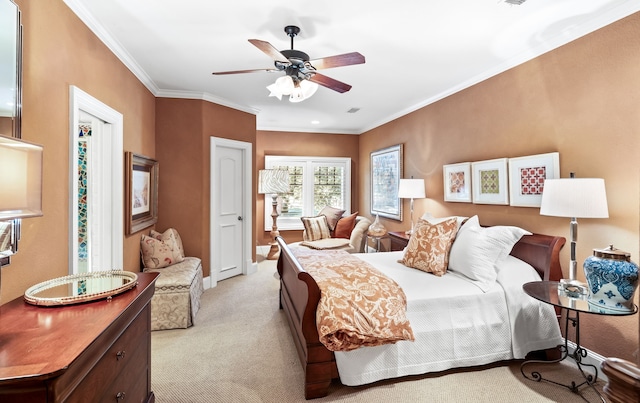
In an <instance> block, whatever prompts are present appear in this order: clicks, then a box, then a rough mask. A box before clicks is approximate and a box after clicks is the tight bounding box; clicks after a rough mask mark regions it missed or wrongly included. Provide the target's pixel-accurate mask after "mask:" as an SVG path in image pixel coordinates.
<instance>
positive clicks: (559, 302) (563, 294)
mask: <svg viewBox="0 0 640 403" xmlns="http://www.w3.org/2000/svg"><path fill="white" fill-rule="evenodd" d="M522 289H523V290H524V292H525V293H527V294H528V295H530V296H531V297H533V298H535V299H537V300H540V301H542V302H544V303H547V304H550V305H553V306H555V307H558V308H560V309H561V310H563V311H564V317H565V320H564V340H565V341H564V344H561V345H559V346H558V349H559V350H560V352H561V356H560V358H559V359H557V360H553V361H542V360H527V361H525V362H523V363H522V365H520V372H522V375H523V376H524V377H525V378H527V379H530V380H533V381H536V382H540V381H545V382H551V383H554V384H556V385H560V386H564V387H565V388H567V389H569V390H571V391H572V392H573V393H576V394H578V395H580V396H582V395H581V394H580V388H581V387H582V386H585V385H586V386H588V387H591V388H592V389H593V390H594V391H595V392H596V394H597V395H598V396H599V397H600V400H602V402H605V400H604V398H603V397H602V395H601V394H600V392H598V390H597V389H596V387H595V386H594V385H595V383H596V381H597V380H598V368H597V367H596V366H595V365H592V364H586V363H583V362H582V360H583V359H584V358H586V357H587V349H585V348H584V347H582V346H581V345H580V313H586V314H594V315H608V316H627V315H634V314H635V313H636V312H638V306H637V305H635V304H634V305H633V309H631V310H629V311H622V310H620V311H619V310H611V309H606V308H602V307H599V306H596V305H593V304H591V303H590V302H589V300H588V298H587V295H580V294H575V293H571V292H567V291H566V290H565V287H564V285H562V284H561V283H559V282H557V281H533V282H530V283H526V284H524V285H523V286H522ZM569 323H571V325H572V326H573V328H574V329H575V332H574V333H575V336H574V343H575V344H576V347H575V349H574V350H573V351H572V352H570V351H569V344H568V343H569ZM567 357H569V358H571V359H573V360H574V361H575V363H576V365H577V367H578V369H579V370H580V373H581V374H582V376H583V378H584V381H582V382H581V383H577V382H575V381H572V382H571V384H569V385H567V384H563V383H560V382H556V381H553V380H550V379H547V378H544V377H543V376H542V375H541V374H540V372H538V371H532V372H531V374H530V375H528V374H527V373H526V371H525V367H526V366H527V365H529V364H532V363H537V364H555V363H558V362H560V361H562V360H564V359H565V358H567ZM583 367H591V369H592V370H593V372H594V375H592V374H589V373H586V372H585V371H584V369H583ZM583 399H584V397H583Z"/></svg>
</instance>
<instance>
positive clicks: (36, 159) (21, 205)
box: [0, 136, 42, 220]
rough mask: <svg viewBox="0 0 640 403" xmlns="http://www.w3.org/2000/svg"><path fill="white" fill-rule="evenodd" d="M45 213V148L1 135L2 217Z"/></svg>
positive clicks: (7, 218)
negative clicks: (43, 157) (43, 169)
mask: <svg viewBox="0 0 640 403" xmlns="http://www.w3.org/2000/svg"><path fill="white" fill-rule="evenodd" d="M41 215H42V147H41V146H39V145H35V144H31V143H27V142H25V141H22V140H19V139H17V138H13V137H6V136H0V220H12V219H15V218H27V217H38V216H41Z"/></svg>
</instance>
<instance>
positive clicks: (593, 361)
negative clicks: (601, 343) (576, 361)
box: [567, 340, 609, 382]
mask: <svg viewBox="0 0 640 403" xmlns="http://www.w3.org/2000/svg"><path fill="white" fill-rule="evenodd" d="M567 345H568V346H569V352H570V353H572V352H574V351H575V349H576V343H574V342H572V341H571V340H569V341H567ZM583 348H584V347H583ZM585 350H587V356H586V357H584V358H582V361H581V362H582V363H583V364H590V365H594V366H595V367H596V368H598V379H599V380H602V381H603V382H607V381H608V380H609V379H608V378H607V376H606V375H605V374H604V372H602V369H601V368H602V363H603V362H604V360H605V359H606V358H605V357H604V356H602V355H600V354H598V353H594V352H593V351H591V350H589V349H587V348H585ZM568 360H569V361H573V360H572V359H571V358H568ZM585 371H586V372H589V373H590V374H592V375H593V371H592V369H591V368H590V367H586V368H585Z"/></svg>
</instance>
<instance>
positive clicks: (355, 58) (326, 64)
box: [309, 52, 364, 70]
mask: <svg viewBox="0 0 640 403" xmlns="http://www.w3.org/2000/svg"><path fill="white" fill-rule="evenodd" d="M309 63H311V65H312V66H313V67H315V68H316V69H317V70H320V69H330V68H332V67H341V66H350V65H353V64H362V63H364V56H362V55H361V54H360V53H358V52H351V53H345V54H343V55H335V56H328V57H323V58H321V59H315V60H310V61H309Z"/></svg>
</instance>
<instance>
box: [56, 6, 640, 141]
mask: <svg viewBox="0 0 640 403" xmlns="http://www.w3.org/2000/svg"><path fill="white" fill-rule="evenodd" d="M65 3H67V4H68V5H69V7H70V8H71V9H72V10H73V11H74V12H75V13H76V14H77V15H78V16H79V17H80V18H81V19H82V20H83V21H84V22H85V23H86V24H87V25H88V26H89V27H90V28H91V29H92V30H93V31H94V32H95V33H96V34H97V35H98V36H99V37H100V38H101V39H102V40H103V41H104V42H105V43H106V44H107V46H109V48H110V49H111V50H112V51H113V52H114V53H115V54H116V55H118V57H120V59H121V60H122V61H123V62H124V63H125V64H126V65H127V66H128V67H129V68H130V69H131V70H132V71H133V72H134V73H135V74H136V76H137V77H138V78H139V79H140V80H141V81H142V82H143V83H144V84H145V85H146V86H147V87H148V88H149V90H150V91H151V92H152V93H153V94H154V95H156V96H158V97H179V98H196V99H204V100H208V101H212V102H215V103H219V104H222V105H226V106H230V107H233V108H236V109H240V110H243V111H247V112H251V113H254V114H256V115H257V128H258V129H259V130H283V131H304V132H327V133H345V134H360V133H363V132H365V131H367V130H370V129H372V128H375V127H377V126H379V125H381V124H383V123H386V122H388V121H391V120H393V119H395V118H398V117H400V116H402V115H404V114H407V113H409V112H411V111H414V110H416V109H418V108H421V107H423V106H425V105H428V104H430V103H432V102H435V101H437V100H439V99H442V98H444V97H446V96H448V95H450V94H453V93H455V92H457V91H460V90H462V89H464V88H466V87H469V86H471V85H473V84H475V83H478V82H480V81H482V80H484V79H487V78H489V77H491V76H493V75H496V74H499V73H500V72H502V71H505V70H507V69H509V68H511V67H514V66H516V65H518V64H521V63H523V62H525V61H527V60H530V59H532V58H534V57H536V56H538V55H540V54H542V53H545V52H547V51H549V50H551V49H554V48H556V47H558V46H561V45H563V44H565V43H568V42H570V41H572V40H574V39H576V38H578V37H581V36H583V35H585V34H587V33H589V32H592V31H594V30H596V29H599V28H601V27H603V26H605V25H608V24H610V23H612V22H614V21H616V20H618V19H620V18H623V17H625V16H627V15H630V14H632V13H634V12H636V11H639V10H640V1H638V0H527V1H526V2H525V3H524V4H522V5H511V4H508V3H505V2H504V1H503V0H456V1H448V0H440V1H434V0H396V1H377V2H372V1H370V0H342V1H335V0H326V1H297V2H296V1H290V0H268V1H265V0H235V1H233V0H232V1H224V2H223V1H221V0H215V1H212V0H181V1H176V0H110V1H104V0H65ZM373 4H377V5H373ZM286 25H297V26H299V27H300V28H301V32H300V34H299V35H298V36H297V37H296V38H295V48H296V49H297V50H302V51H304V52H306V53H308V54H309V56H310V58H311V59H316V58H320V57H325V56H332V55H336V54H342V53H348V52H354V51H357V52H360V53H361V54H363V55H364V56H365V58H366V63H365V64H361V65H355V66H346V67H338V68H332V69H326V70H322V71H321V72H322V74H324V75H327V76H329V77H331V78H334V79H337V80H340V81H343V82H345V83H348V84H350V85H352V86H353V88H352V89H351V91H349V92H346V93H344V94H340V93H337V92H335V91H332V90H329V89H327V88H324V87H320V88H319V89H318V91H317V92H316V94H315V95H314V96H313V97H312V98H310V99H308V100H305V101H303V102H301V103H296V104H294V103H291V102H289V101H288V99H286V97H284V98H283V100H282V101H279V100H278V99H277V98H275V97H269V96H268V95H269V91H268V90H267V89H266V86H267V85H269V84H271V83H272V82H273V81H275V79H276V78H277V77H279V76H280V75H283V74H284V73H280V72H279V73H268V72H258V73H250V74H241V75H223V76H214V75H212V74H211V73H212V72H214V71H218V72H219V71H228V70H245V69H262V68H264V69H268V68H272V67H273V62H272V60H271V59H270V58H269V57H268V56H267V55H265V54H264V53H262V52H261V51H260V50H258V48H256V47H255V46H253V45H252V44H250V43H249V42H248V41H247V40H248V39H261V40H264V41H268V42H270V43H271V44H272V45H273V46H274V47H276V48H277V49H279V50H284V49H289V48H290V39H289V37H288V36H287V35H286V34H285V32H284V27H285V26H286ZM352 108H359V111H358V112H357V113H348V112H347V111H349V110H350V109H352ZM314 120H315V121H319V123H317V124H312V123H311V122H312V121H314Z"/></svg>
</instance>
